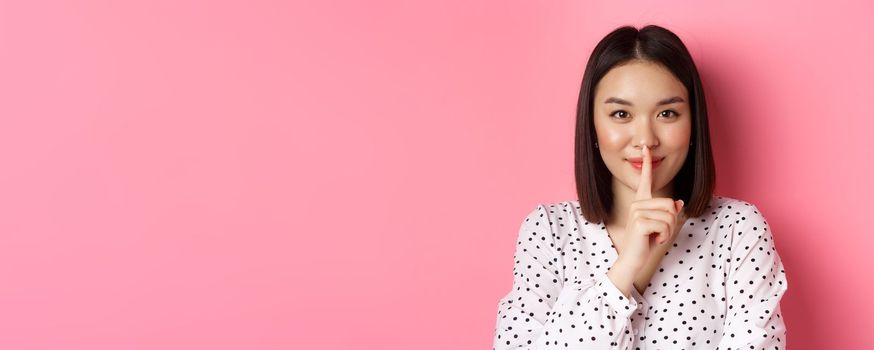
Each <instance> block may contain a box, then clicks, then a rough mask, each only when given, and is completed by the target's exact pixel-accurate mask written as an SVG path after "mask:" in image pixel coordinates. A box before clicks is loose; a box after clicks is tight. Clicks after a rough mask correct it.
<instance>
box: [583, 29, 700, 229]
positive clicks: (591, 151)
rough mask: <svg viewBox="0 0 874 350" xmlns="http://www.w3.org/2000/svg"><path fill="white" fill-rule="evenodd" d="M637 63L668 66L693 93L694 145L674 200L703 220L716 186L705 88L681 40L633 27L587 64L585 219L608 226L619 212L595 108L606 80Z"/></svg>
mask: <svg viewBox="0 0 874 350" xmlns="http://www.w3.org/2000/svg"><path fill="white" fill-rule="evenodd" d="M632 60H644V61H648V62H653V63H657V64H660V65H662V66H663V67H665V68H667V69H668V70H669V71H671V72H672V73H673V74H674V76H675V77H676V78H677V79H678V80H679V81H680V82H682V83H683V85H684V86H685V87H686V90H687V91H688V93H689V102H690V108H691V109H690V110H691V112H692V136H691V140H692V144H693V145H692V146H690V147H691V149H690V150H689V155H688V156H687V157H686V161H685V163H683V166H682V168H681V169H680V171H679V172H678V173H677V175H676V177H674V183H673V184H674V197H675V198H674V199H675V200H676V199H682V200H683V202H684V203H686V204H685V211H686V215H687V216H688V217H690V218H692V217H698V216H700V215H701V214H703V213H704V210H706V208H707V204H708V202H709V201H710V199H711V196H712V195H713V189H714V187H715V186H716V167H715V164H714V162H713V154H712V152H711V149H710V131H709V126H708V124H707V104H706V103H705V100H704V88H703V86H702V85H701V79H700V78H699V76H698V69H697V68H696V67H695V63H694V62H692V56H691V55H690V54H689V51H688V50H687V49H686V46H685V45H684V44H683V42H682V41H681V40H680V38H679V37H677V35H676V34H674V33H673V32H671V31H669V30H667V29H665V28H662V27H660V26H657V25H647V26H645V27H643V28H641V29H640V30H637V29H636V28H634V27H632V26H622V27H619V28H617V29H615V30H613V31H612V32H610V33H609V34H607V36H605V37H604V39H601V41H600V42H599V43H598V45H597V46H595V49H594V50H593V51H592V55H591V56H590V57H589V62H588V63H587V64H586V72H585V74H584V75H583V83H582V86H581V87H580V97H579V100H578V101H577V122H576V124H577V126H576V136H575V140H574V169H575V174H576V185H577V196H578V197H579V201H580V209H581V211H582V214H583V216H584V217H585V218H586V220H588V221H589V222H593V223H606V222H607V219H608V218H609V214H610V212H611V211H612V209H613V189H612V179H613V175H612V174H611V173H610V170H608V169H607V165H606V164H604V160H603V159H602V158H601V153H600V152H598V150H597V149H596V148H595V147H594V146H595V145H594V144H595V141H596V140H597V137H596V135H595V128H594V119H593V118H594V116H593V113H594V112H593V105H592V103H593V99H594V98H595V91H594V90H595V86H596V85H597V84H598V82H599V81H600V80H601V78H603V77H604V75H605V74H607V72H608V71H610V69H612V68H613V67H615V66H618V65H622V64H624V63H628V62H629V61H632Z"/></svg>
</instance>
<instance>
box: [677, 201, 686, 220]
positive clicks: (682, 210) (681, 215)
mask: <svg viewBox="0 0 874 350" xmlns="http://www.w3.org/2000/svg"><path fill="white" fill-rule="evenodd" d="M674 203H675V205H676V208H677V220H678V221H681V222H682V221H686V203H683V200H682V199H680V200H677V201H675V202H674Z"/></svg>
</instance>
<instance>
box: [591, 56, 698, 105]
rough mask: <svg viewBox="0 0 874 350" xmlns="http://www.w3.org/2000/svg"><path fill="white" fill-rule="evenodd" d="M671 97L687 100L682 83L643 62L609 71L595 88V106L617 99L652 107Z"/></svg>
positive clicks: (672, 75) (661, 68) (661, 67)
mask: <svg viewBox="0 0 874 350" xmlns="http://www.w3.org/2000/svg"><path fill="white" fill-rule="evenodd" d="M675 95H676V96H681V97H683V98H687V97H688V95H687V91H686V87H685V86H684V85H683V83H682V82H680V80H679V79H677V77H676V76H674V74H673V73H671V71H669V70H668V69H667V68H665V67H664V66H662V65H660V64H657V63H652V62H647V61H632V62H631V63H627V64H624V65H621V66H616V67H613V68H612V69H610V71H608V72H607V74H606V75H604V77H603V78H601V80H600V81H599V82H598V84H597V85H596V86H595V98H596V102H603V101H602V100H604V99H606V98H607V97H619V98H622V99H626V100H630V101H632V102H633V101H638V102H643V103H655V102H654V101H658V100H661V99H663V98H665V97H667V96H675Z"/></svg>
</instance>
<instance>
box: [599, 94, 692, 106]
mask: <svg viewBox="0 0 874 350" xmlns="http://www.w3.org/2000/svg"><path fill="white" fill-rule="evenodd" d="M678 102H686V100H684V99H683V98H682V97H680V96H674V97H669V98H666V99H664V100H661V101H659V103H656V106H661V105H668V104H671V103H678ZM604 103H618V104H621V105H626V106H632V104H631V102H628V101H626V100H623V99H621V98H619V97H610V98H608V99H607V100H605V101H604Z"/></svg>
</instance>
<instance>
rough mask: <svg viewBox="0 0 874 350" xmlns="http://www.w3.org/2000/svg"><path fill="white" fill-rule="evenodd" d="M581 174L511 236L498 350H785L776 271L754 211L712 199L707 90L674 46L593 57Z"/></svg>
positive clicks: (629, 47) (584, 105)
mask: <svg viewBox="0 0 874 350" xmlns="http://www.w3.org/2000/svg"><path fill="white" fill-rule="evenodd" d="M575 167H576V181H577V192H578V193H577V195H578V200H574V201H566V202H559V203H549V204H541V205H538V206H537V207H536V208H534V210H532V211H531V212H530V213H529V214H528V216H527V217H526V218H525V221H524V222H523V223H522V225H521V227H520V229H519V235H518V240H517V245H516V252H515V255H514V268H513V287H512V290H510V292H509V293H507V294H506V295H505V296H504V297H503V298H501V300H500V301H499V303H498V317H497V324H496V329H495V336H494V349H511V348H512V349H520V348H522V349H553V348H554V349H568V348H578V349H645V348H650V349H765V348H767V349H775V348H776V349H785V347H786V327H785V324H784V322H783V318H782V315H781V312H780V299H781V298H782V296H783V294H784V293H785V291H786V289H787V287H788V284H787V281H786V276H785V273H784V270H783V264H782V262H781V260H780V257H779V255H778V254H777V250H776V246H775V244H774V239H773V236H772V235H771V231H770V229H769V226H768V223H767V222H766V221H765V218H764V216H763V215H762V213H761V212H760V211H759V210H758V208H756V206H755V205H753V204H751V203H748V202H745V201H742V200H738V199H733V198H729V197H724V196H715V195H713V188H714V186H715V167H714V164H713V156H712V153H711V149H710V137H709V130H708V124H707V109H706V103H705V100H704V91H703V88H702V86H701V81H700V78H699V76H698V72H697V69H696V67H695V64H694V63H693V61H692V58H691V56H690V55H689V53H688V50H687V49H686V47H685V45H683V43H682V41H681V40H680V39H679V38H678V37H677V36H676V35H675V34H674V33H672V32H670V31H668V30H666V29H664V28H662V27H659V26H655V25H649V26H646V27H643V28H642V29H640V30H639V31H638V30H637V29H635V28H634V27H630V26H625V27H620V28H618V29H616V30H614V31H613V32H611V33H610V34H608V35H607V36H606V37H605V38H604V39H602V40H601V42H599V43H598V45H597V46H596V47H595V49H594V51H593V53H592V55H591V57H590V58H589V61H588V64H587V66H586V72H585V75H584V77H583V83H582V87H581V89H580V98H579V101H578V108H577V128H576V150H575Z"/></svg>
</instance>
